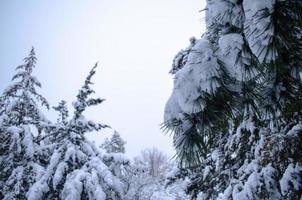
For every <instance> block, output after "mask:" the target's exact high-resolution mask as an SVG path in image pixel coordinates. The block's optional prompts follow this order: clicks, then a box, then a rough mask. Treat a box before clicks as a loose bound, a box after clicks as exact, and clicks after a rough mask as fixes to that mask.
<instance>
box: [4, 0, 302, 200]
mask: <svg viewBox="0 0 302 200" xmlns="http://www.w3.org/2000/svg"><path fill="white" fill-rule="evenodd" d="M201 12H205V22H206V32H205V33H203V34H202V36H201V37H200V38H196V37H192V38H190V39H189V45H188V46H187V47H186V48H183V49H181V50H180V51H179V52H178V53H177V54H176V55H175V57H174V59H173V60H171V63H172V66H171V70H170V72H169V73H170V75H171V78H173V90H172V91H171V94H170V97H169V99H168V100H167V102H166V106H165V109H164V110H163V113H164V116H163V117H164V120H163V121H162V124H161V125H160V127H159V128H160V129H161V131H162V134H167V135H170V136H171V137H172V138H173V147H174V149H175V152H176V153H175V155H174V157H173V158H172V159H171V158H169V156H167V155H166V154H165V153H163V152H162V151H160V150H158V149H157V148H147V147H146V148H145V149H143V150H142V151H141V152H140V153H139V152H138V156H136V157H134V158H129V157H128V156H127V155H126V154H125V152H126V151H127V149H126V147H125V144H126V143H127V141H125V140H124V139H123V138H122V137H121V135H120V133H119V132H118V131H115V129H114V127H112V126H111V125H110V124H105V123H103V122H102V121H100V122H99V121H94V120H91V119H90V118H89V115H88V114H87V113H86V111H87V110H89V109H93V108H94V107H96V106H101V104H103V102H104V99H103V97H102V98H100V97H98V96H99V95H98V94H97V93H96V92H95V90H94V88H95V87H96V85H95V84H94V76H95V74H96V73H102V69H101V68H100V67H99V65H100V64H99V63H96V64H95V65H94V66H93V67H91V69H90V72H89V73H88V74H87V75H86V78H85V79H84V78H83V80H82V81H83V82H82V87H80V88H79V89H78V92H77V95H76V96H75V97H74V101H73V102H67V101H66V100H62V101H60V102H59V103H58V104H57V105H50V104H49V101H48V99H47V98H45V97H44V96H43V95H41V93H40V90H42V89H43V87H42V83H41V82H40V81H39V78H38V77H36V76H35V70H36V69H38V68H39V62H38V61H39V60H38V57H39V56H38V55H36V49H35V48H34V47H32V48H31V50H30V51H29V53H28V55H27V56H26V57H25V58H24V59H23V63H21V64H20V65H19V66H17V67H16V68H15V71H14V75H13V77H12V79H11V83H7V86H6V89H5V90H4V91H3V92H2V94H1V95H0V199H5V200H12V199H20V200H22V199H29V200H44V199H66V200H77V199H78V200H86V199H87V200H187V199H188V200H190V199H192V200H211V199H217V200H258V199H268V200H278V199H280V200H284V199H286V200H299V199H302V82H301V78H302V73H301V72H302V59H301V58H302V1H300V0H265V1H264V0H253V1H252V0H207V1H206V7H205V8H204V10H202V11H201ZM163 45H164V44H163ZM75 59H76V58H75ZM154 59H156V58H154ZM102 68H106V66H102ZM11 70H12V71H13V70H14V68H13V67H12V68H11ZM83 77H85V75H83ZM46 84H47V83H46V82H45V83H44V82H43V86H44V85H46ZM58 89H59V88H58ZM68 103H71V104H72V110H70V109H69V108H68V106H67V104H68ZM47 110H52V111H56V113H57V119H56V120H52V119H50V117H49V116H48V115H47V112H46V111H47ZM130 125H131V124H129V126H130ZM132 125H134V124H132ZM107 129H111V130H113V134H112V135H111V136H110V137H108V138H106V139H105V140H104V141H102V145H97V144H96V143H95V141H92V140H91V139H88V137H87V134H88V133H91V132H100V134H102V132H103V131H104V130H107ZM121 131H122V130H121Z"/></svg>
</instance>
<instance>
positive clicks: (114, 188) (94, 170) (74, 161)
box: [27, 65, 123, 200]
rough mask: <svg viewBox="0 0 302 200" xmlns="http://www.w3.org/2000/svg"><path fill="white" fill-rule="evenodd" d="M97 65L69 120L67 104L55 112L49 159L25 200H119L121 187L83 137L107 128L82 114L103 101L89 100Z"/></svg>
mask: <svg viewBox="0 0 302 200" xmlns="http://www.w3.org/2000/svg"><path fill="white" fill-rule="evenodd" d="M96 67H97V65H95V67H93V68H92V70H91V71H90V73H89V75H88V76H87V78H86V80H85V83H84V85H83V87H82V88H81V89H80V90H79V93H78V95H77V100H76V101H75V102H74V103H73V107H74V114H73V116H71V118H70V119H68V118H69V115H68V111H67V108H66V102H64V101H62V102H60V103H59V105H58V106H57V107H55V108H54V109H55V110H57V111H59V115H60V117H59V119H58V121H57V123H56V124H54V125H53V126H52V127H51V128H49V129H48V131H49V132H48V134H47V137H46V138H45V139H44V140H45V143H46V144H48V145H49V149H50V151H51V156H50V159H49V163H48V164H47V167H46V172H45V173H44V174H43V176H42V177H41V178H40V179H39V180H38V181H37V182H35V183H34V185H33V186H32V187H31V188H30V190H29V192H28V194H27V197H28V199H99V200H105V199H122V197H123V183H122V182H121V181H120V180H119V179H118V178H117V177H116V176H114V174H113V173H112V171H110V169H109V168H108V166H107V165H106V164H105V163H104V162H103V160H102V156H101V154H100V153H99V151H98V150H97V148H96V147H95V146H94V144H93V143H91V142H90V141H89V140H87V139H86V137H85V133H87V132H91V131H99V130H102V129H104V128H106V127H108V126H107V125H103V124H99V123H95V122H93V121H91V120H87V119H86V118H85V116H84V115H83V112H84V111H85V110H86V109H87V108H88V107H90V106H95V105H98V104H100V103H102V102H103V101H104V99H100V98H89V96H90V95H91V94H93V93H94V91H93V89H91V87H90V85H91V84H92V82H91V78H92V76H93V75H94V74H95V69H96Z"/></svg>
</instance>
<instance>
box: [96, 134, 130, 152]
mask: <svg viewBox="0 0 302 200" xmlns="http://www.w3.org/2000/svg"><path fill="white" fill-rule="evenodd" d="M125 144H126V142H125V141H124V140H123V138H121V136H120V134H119V133H118V132H117V131H114V133H113V135H112V137H111V138H110V139H108V138H106V139H105V142H104V143H103V144H102V145H101V148H102V149H104V150H105V151H106V153H125Z"/></svg>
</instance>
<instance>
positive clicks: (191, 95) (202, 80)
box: [165, 38, 219, 119]
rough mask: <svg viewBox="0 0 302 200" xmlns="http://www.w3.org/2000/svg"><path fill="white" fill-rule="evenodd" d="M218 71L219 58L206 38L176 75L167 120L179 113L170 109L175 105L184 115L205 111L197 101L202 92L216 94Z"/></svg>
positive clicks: (197, 45)
mask: <svg viewBox="0 0 302 200" xmlns="http://www.w3.org/2000/svg"><path fill="white" fill-rule="evenodd" d="M218 70H219V65H218V63H217V58H216V57H215V56H214V55H213V51H212V50H211V48H210V44H209V42H208V41H207V39H205V38H203V39H200V40H198V41H197V42H196V44H195V46H193V47H192V50H191V52H190V53H189V55H188V61H187V63H186V65H185V66H184V67H183V68H182V69H180V70H178V71H177V72H176V74H175V80H174V85H175V86H174V91H173V96H171V97H170V100H169V101H168V103H169V104H170V103H171V104H172V105H169V104H167V105H166V108H167V111H166V117H165V118H166V119H172V118H173V117H174V116H175V115H177V113H178V112H177V111H176V112H175V111H171V109H170V108H172V107H173V105H176V109H177V108H180V109H181V111H182V112H184V113H195V112H199V111H201V110H203V108H204V105H203V104H202V103H200V104H199V105H196V100H197V99H198V98H200V95H201V93H202V92H206V93H215V91H216V88H217V87H218V84H217V83H216V82H215V81H214V80H213V77H215V76H218ZM171 98H172V99H171ZM170 114H171V115H173V116H170Z"/></svg>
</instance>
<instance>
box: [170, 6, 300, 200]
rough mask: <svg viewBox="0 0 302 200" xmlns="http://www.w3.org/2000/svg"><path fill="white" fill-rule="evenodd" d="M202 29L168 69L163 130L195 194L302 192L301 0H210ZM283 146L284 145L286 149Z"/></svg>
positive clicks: (294, 195) (280, 195)
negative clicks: (189, 173) (170, 137)
mask: <svg viewBox="0 0 302 200" xmlns="http://www.w3.org/2000/svg"><path fill="white" fill-rule="evenodd" d="M205 10H206V25H207V32H206V33H205V34H204V35H203V36H202V38H201V39H199V40H197V41H196V42H195V45H193V47H190V48H191V50H190V52H189V53H188V55H187V61H186V62H185V63H181V66H179V67H175V66H174V65H173V69H177V71H175V70H173V73H175V81H174V90H173V93H172V95H171V97H170V99H169V101H168V102H167V105H166V108H165V122H164V128H165V129H167V130H170V131H172V132H173V137H174V145H175V148H176V151H177V157H178V158H179V159H180V161H181V165H182V166H184V167H189V168H191V169H193V170H194V172H195V173H194V175H192V176H191V185H190V186H189V187H188V191H189V192H190V193H191V194H193V196H192V197H193V198H195V197H197V194H198V199H217V198H218V199H299V198H301V195H302V192H301V191H302V184H301V183H302V159H301V158H302V156H301V150H302V146H301V142H302V126H301V119H302V118H301V117H302V114H301V110H302V109H301V108H302V107H301V103H300V102H301V92H302V90H301V79H300V73H301V69H302V68H301V67H302V62H301V59H300V58H301V56H302V40H301V36H302V2H301V1H299V0H288V1H285V0H267V1H263V0H255V1H249V0H211V1H210V0H209V1H207V7H206V9H205ZM289 146H290V147H291V148H289Z"/></svg>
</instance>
